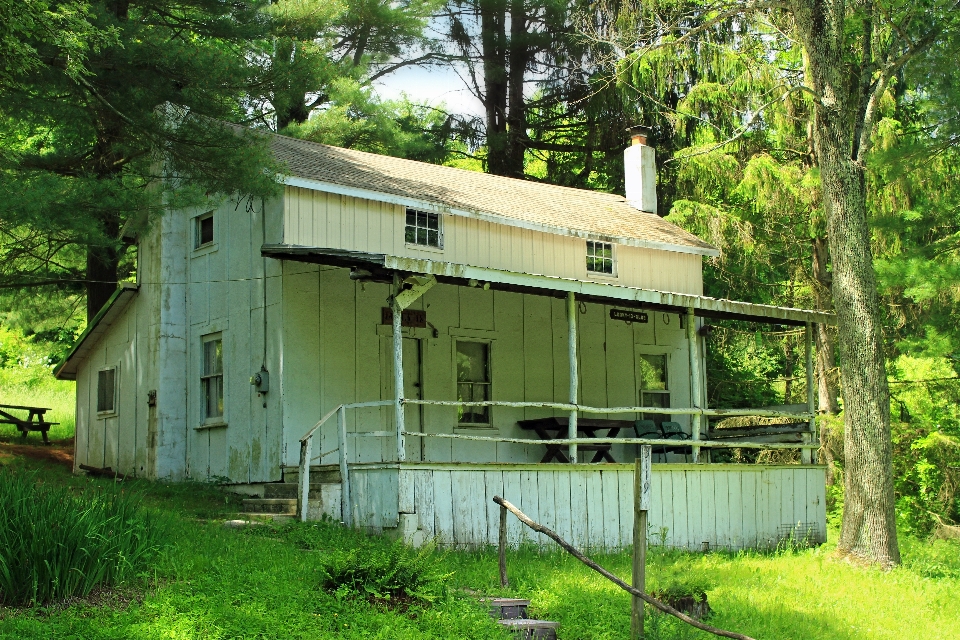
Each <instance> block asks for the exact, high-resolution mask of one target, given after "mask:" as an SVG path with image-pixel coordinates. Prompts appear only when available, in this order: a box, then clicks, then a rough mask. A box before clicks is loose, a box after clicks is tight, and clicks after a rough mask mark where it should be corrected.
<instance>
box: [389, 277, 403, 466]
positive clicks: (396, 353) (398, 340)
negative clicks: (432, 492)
mask: <svg viewBox="0 0 960 640" xmlns="http://www.w3.org/2000/svg"><path fill="white" fill-rule="evenodd" d="M400 287H401V283H400V276H399V275H397V274H396V273H394V274H393V300H392V301H391V304H390V306H391V308H393V388H394V394H393V397H394V421H395V422H396V423H397V424H396V426H397V462H403V461H405V460H406V459H407V453H406V447H405V446H404V441H403V429H404V426H405V422H404V419H403V334H402V333H401V327H402V325H401V322H400V321H401V317H400V316H401V315H402V314H403V308H402V307H401V306H400V303H399V301H398V300H397V295H398V294H399V293H400Z"/></svg>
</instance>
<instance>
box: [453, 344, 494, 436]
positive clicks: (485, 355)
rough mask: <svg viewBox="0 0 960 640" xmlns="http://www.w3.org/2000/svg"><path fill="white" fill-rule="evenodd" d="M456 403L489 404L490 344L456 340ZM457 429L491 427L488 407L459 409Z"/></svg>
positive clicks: (463, 406) (463, 407)
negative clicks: (469, 426)
mask: <svg viewBox="0 0 960 640" xmlns="http://www.w3.org/2000/svg"><path fill="white" fill-rule="evenodd" d="M457 400H459V401H460V402H487V401H489V400H490V343H489V342H472V341H466V340H457ZM457 423H458V424H460V425H476V426H486V425H489V424H490V407H488V406H477V405H460V406H459V407H457Z"/></svg>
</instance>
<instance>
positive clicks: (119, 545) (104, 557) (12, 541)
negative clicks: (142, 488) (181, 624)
mask: <svg viewBox="0 0 960 640" xmlns="http://www.w3.org/2000/svg"><path fill="white" fill-rule="evenodd" d="M158 537H159V531H158V530H157V528H156V527H155V526H154V525H153V523H152V522H151V521H150V519H149V517H146V516H145V514H144V513H143V511H142V510H141V509H140V508H139V506H138V501H137V499H136V498H135V497H134V496H132V495H131V494H129V493H124V492H123V491H122V490H120V489H118V488H115V487H109V488H106V489H105V490H104V491H102V492H97V493H94V494H92V495H91V493H90V492H87V493H86V494H85V495H83V496H76V495H74V494H73V493H72V492H71V491H70V489H69V488H67V487H60V486H56V485H50V484H41V483H38V482H37V477H36V475H34V474H30V473H17V472H12V471H6V470H3V469H0V549H3V550H4V551H3V552H2V553H0V603H3V604H7V605H34V604H43V603H47V602H51V601H57V600H63V599H64V598H68V597H85V596H87V595H89V594H90V593H91V592H92V591H93V590H94V589H97V588H102V587H105V586H112V585H115V584H118V583H121V582H123V581H124V579H125V578H127V577H129V576H131V575H134V572H136V571H137V570H138V569H139V568H140V567H142V566H143V565H144V564H146V561H147V559H148V558H149V557H150V555H152V554H153V552H154V551H155V550H156V539H157V538H158Z"/></svg>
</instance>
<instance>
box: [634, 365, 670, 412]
mask: <svg viewBox="0 0 960 640" xmlns="http://www.w3.org/2000/svg"><path fill="white" fill-rule="evenodd" d="M639 364H640V406H643V407H657V408H663V409H669V408H670V387H669V385H668V384H667V356H666V355H663V354H659V355H658V354H642V355H640V363H639ZM643 418H644V419H646V420H653V421H654V422H660V421H662V420H669V419H670V417H669V416H668V415H665V414H645V415H644V416H643Z"/></svg>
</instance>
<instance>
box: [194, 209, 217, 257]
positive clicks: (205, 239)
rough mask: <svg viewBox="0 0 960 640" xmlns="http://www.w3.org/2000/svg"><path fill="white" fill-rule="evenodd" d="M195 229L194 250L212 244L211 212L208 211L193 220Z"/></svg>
mask: <svg viewBox="0 0 960 640" xmlns="http://www.w3.org/2000/svg"><path fill="white" fill-rule="evenodd" d="M195 220H196V223H195V224H196V229H195V232H194V237H195V241H194V244H193V246H194V248H195V249H200V248H202V247H207V246H210V245H212V244H213V240H214V238H213V211H208V212H207V213H205V214H203V215H202V216H198V217H197V218H195Z"/></svg>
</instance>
